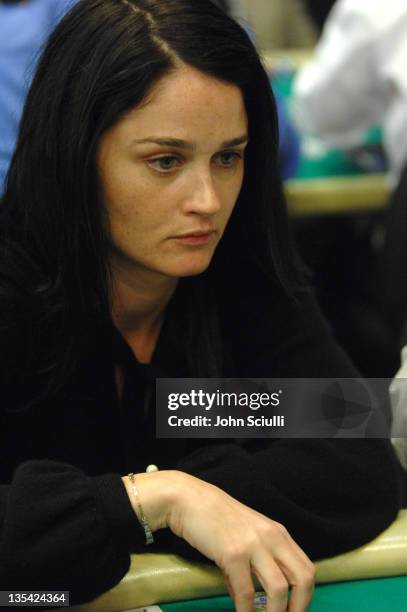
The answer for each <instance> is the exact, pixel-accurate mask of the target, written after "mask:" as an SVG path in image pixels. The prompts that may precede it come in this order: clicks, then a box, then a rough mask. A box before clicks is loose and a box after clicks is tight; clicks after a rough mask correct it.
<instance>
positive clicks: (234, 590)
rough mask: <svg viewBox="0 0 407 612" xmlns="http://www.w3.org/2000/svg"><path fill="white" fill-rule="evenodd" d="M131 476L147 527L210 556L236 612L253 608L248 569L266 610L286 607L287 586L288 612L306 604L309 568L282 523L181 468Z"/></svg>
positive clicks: (312, 570) (310, 578) (310, 585)
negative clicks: (263, 595)
mask: <svg viewBox="0 0 407 612" xmlns="http://www.w3.org/2000/svg"><path fill="white" fill-rule="evenodd" d="M123 480H124V482H125V484H126V481H125V479H123ZM136 481H137V483H138V490H139V494H140V498H141V501H142V505H143V510H144V513H145V514H146V516H147V519H148V521H149V524H150V527H151V529H152V531H155V530H156V529H159V528H161V527H169V528H170V529H171V531H173V533H175V534H176V535H178V536H179V537H181V538H183V539H185V540H186V541H187V542H188V543H189V544H190V545H191V546H193V547H194V548H196V549H197V550H199V551H200V552H201V553H202V554H203V555H205V556H206V557H208V559H211V560H212V561H214V562H215V563H216V565H217V566H218V567H219V568H220V569H221V570H222V571H223V573H224V575H225V577H226V581H227V585H228V590H229V593H230V595H231V597H232V599H233V600H234V603H235V606H236V610H237V612H252V610H253V601H254V592H255V591H254V586H253V581H252V577H251V573H253V574H255V575H256V576H257V578H258V580H259V582H260V583H261V585H262V587H263V589H264V591H265V592H266V593H267V612H285V611H286V610H287V601H288V588H289V586H291V587H292V591H291V598H290V604H289V607H288V610H289V612H305V611H306V610H307V609H308V607H309V605H310V602H311V599H312V595H313V590H314V578H315V567H314V565H313V563H312V562H311V561H310V560H309V559H308V557H307V556H306V554H305V553H304V552H303V551H302V550H301V548H300V547H299V546H298V545H297V544H296V543H295V542H294V540H293V539H292V538H291V536H290V535H289V533H288V532H287V530H286V529H285V527H284V526H283V525H281V524H280V523H277V522H275V521H272V520H271V519H268V518H267V517H266V516H264V515H263V514H260V513H259V512H256V511H255V510H252V509H251V508H249V507H248V506H245V505H244V504H242V503H240V502H238V501H237V500H236V499H234V498H233V497H231V496H230V495H228V494H227V493H225V492H224V491H222V490H221V489H219V488H218V487H216V486H214V485H211V484H209V483H207V482H204V481H203V480H200V479H199V478H195V477H194V476H191V475H189V474H186V473H184V472H179V471H176V470H170V471H167V472H165V471H164V472H157V473H155V474H139V475H137V480H136ZM126 486H127V484H126ZM129 497H130V495H129Z"/></svg>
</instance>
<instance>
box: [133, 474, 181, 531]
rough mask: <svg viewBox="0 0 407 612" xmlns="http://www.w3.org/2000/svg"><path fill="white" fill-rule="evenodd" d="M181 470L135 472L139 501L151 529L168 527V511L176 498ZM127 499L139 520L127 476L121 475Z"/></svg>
mask: <svg viewBox="0 0 407 612" xmlns="http://www.w3.org/2000/svg"><path fill="white" fill-rule="evenodd" d="M182 475H183V473H182V472H179V471H177V470H163V471H160V472H152V473H145V472H141V473H138V474H135V483H136V485H137V491H138V497H139V502H140V504H141V506H142V508H143V512H144V515H145V517H146V519H147V521H148V524H149V526H150V529H151V531H152V532H153V533H154V531H157V530H158V529H162V528H164V527H168V521H169V516H170V513H171V511H172V509H173V507H174V505H175V504H176V501H177V498H178V490H179V483H180V482H181V481H182V479H183V478H182ZM122 481H123V484H124V486H125V488H126V492H127V495H128V497H129V501H130V503H131V506H132V508H133V511H134V513H135V514H136V516H137V518H138V520H139V521H141V516H140V507H139V503H138V500H137V499H136V497H135V495H134V493H133V490H132V483H131V482H130V479H129V477H128V476H123V477H122Z"/></svg>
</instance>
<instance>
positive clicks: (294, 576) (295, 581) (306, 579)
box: [274, 547, 315, 612]
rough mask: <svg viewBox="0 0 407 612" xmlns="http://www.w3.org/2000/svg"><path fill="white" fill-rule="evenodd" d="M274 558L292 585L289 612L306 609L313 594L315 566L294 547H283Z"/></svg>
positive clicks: (300, 611)
mask: <svg viewBox="0 0 407 612" xmlns="http://www.w3.org/2000/svg"><path fill="white" fill-rule="evenodd" d="M274 560H275V562H276V564H277V565H278V567H279V569H280V570H281V572H282V573H283V575H284V576H285V578H286V580H287V582H288V584H289V585H290V586H291V587H292V589H291V597H290V605H289V608H288V609H289V611H290V612H305V611H306V610H308V608H309V606H310V604H311V601H312V598H313V595H314V583H315V566H314V564H313V563H312V562H311V561H310V560H309V559H308V557H306V561H304V558H303V556H302V555H299V554H298V551H297V550H296V548H294V547H284V548H281V549H280V550H278V552H277V553H275V555H274Z"/></svg>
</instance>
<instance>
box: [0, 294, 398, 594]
mask: <svg viewBox="0 0 407 612" xmlns="http://www.w3.org/2000/svg"><path fill="white" fill-rule="evenodd" d="M224 330H225V336H224V341H225V342H227V343H229V350H230V351H229V352H230V354H231V355H232V356H233V367H232V369H231V370H230V371H229V372H228V374H232V375H233V376H241V377H243V376H249V377H273V376H274V377H331V376H334V377H353V376H357V373H356V372H355V370H354V368H353V366H352V365H351V363H350V362H349V361H348V360H347V358H346V357H345V355H344V354H343V352H342V351H341V350H340V349H339V348H338V347H337V346H336V345H335V343H334V342H333V340H332V338H331V336H330V333H329V330H328V328H327V326H326V324H325V323H324V321H323V320H322V318H321V316H320V315H319V312H318V310H317V308H316V306H315V304H314V302H313V301H312V300H311V299H307V300H306V303H305V304H303V305H302V306H301V307H300V306H299V305H298V304H295V303H292V302H290V301H289V300H288V299H287V298H284V297H283V296H281V297H280V298H278V299H277V298H276V297H273V299H270V300H268V299H265V298H264V296H263V297H262V299H258V298H255V297H254V296H248V298H247V299H246V300H245V301H243V302H242V301H240V302H239V303H234V304H233V306H232V307H231V308H230V309H229V311H228V316H227V320H226V321H225V322H224ZM1 350H2V352H3V355H2V356H3V360H2V362H3V364H5V365H6V363H7V350H11V349H10V347H5V346H2V348H1ZM5 365H3V367H5ZM115 365H120V366H121V367H122V368H123V369H124V372H125V386H124V395H123V398H122V401H119V399H118V394H117V390H116V384H115V372H114V370H115ZM188 374H189V372H188V371H187V369H186V366H185V362H184V356H183V355H181V354H180V349H179V345H178V342H177V337H176V334H174V333H172V332H171V320H170V318H169V317H167V319H166V323H165V325H164V327H163V329H162V331H161V334H160V338H159V341H158V344H157V347H156V350H155V353H154V356H153V359H152V362H151V364H150V365H149V366H144V365H141V364H139V363H138V362H137V361H136V359H135V358H134V356H133V353H132V351H131V350H130V348H129V347H128V346H127V344H126V343H125V341H124V340H123V338H122V337H121V336H120V334H119V333H118V332H117V330H115V328H114V327H113V326H107V327H105V328H104V329H99V330H98V333H97V334H95V335H94V339H93V341H92V343H90V344H89V346H88V351H87V352H86V354H84V356H83V360H82V361H81V363H80V367H78V370H77V372H76V374H75V376H74V378H73V380H72V382H71V384H70V385H69V386H68V387H67V388H66V389H64V390H63V391H62V392H61V393H60V394H59V396H58V397H56V398H55V399H54V401H48V402H44V403H43V404H42V405H41V406H37V407H33V408H32V409H31V410H29V411H28V412H27V411H26V412H15V411H13V408H14V406H15V404H16V402H17V400H16V397H17V396H19V392H21V389H18V388H16V387H17V386H16V384H15V383H13V385H7V378H6V377H4V380H5V382H4V383H3V386H4V385H5V389H3V401H2V404H1V410H0V449H1V451H0V452H1V465H0V477H1V480H0V482H1V483H2V484H1V485H0V588H1V589H3V590H4V589H17V588H18V589H61V590H62V589H63V590H70V591H71V602H72V603H80V602H84V601H87V600H90V599H92V598H94V597H96V596H97V595H98V594H100V593H102V592H104V591H106V590H108V589H109V588H111V587H112V586H114V585H115V584H116V583H117V582H119V581H120V579H121V578H122V577H123V576H124V574H125V573H126V572H127V570H128V568H129V561H130V557H129V555H130V553H131V552H141V551H144V550H147V547H146V546H145V543H144V542H145V536H144V532H143V530H142V528H141V527H140V525H139V523H138V521H137V519H136V517H135V515H134V513H133V510H132V508H131V506H130V503H129V500H128V497H127V494H126V492H125V489H124V487H123V485H122V481H121V478H120V476H121V475H124V474H126V473H127V472H129V471H133V472H138V471H144V470H145V468H146V466H147V465H148V464H150V463H155V464H157V465H158V466H159V467H160V468H161V469H179V470H183V471H185V472H188V473H191V474H194V475H195V476H198V477H199V478H201V479H203V480H205V481H208V482H211V483H213V484H215V485H217V486H219V487H220V488H222V489H224V490H225V491H226V492H227V493H229V494H230V495H232V496H233V497H235V498H236V499H238V500H240V501H241V502H243V503H245V504H247V505H248V506H250V507H253V508H254V509H256V510H258V511H259V512H261V513H263V514H265V515H267V516H269V517H271V518H272V519H275V520H277V521H279V522H281V523H283V524H284V525H285V526H286V527H287V529H288V530H289V532H290V533H291V535H292V537H293V538H294V539H295V540H296V541H297V542H298V544H299V545H300V546H301V547H302V548H303V549H304V550H305V552H306V553H307V554H308V555H309V556H310V557H311V558H312V559H318V558H322V557H327V556H331V555H335V554H338V553H341V552H343V551H346V550H349V549H352V548H355V547H357V546H360V545H362V544H363V543H365V542H367V541H369V540H371V539H372V538H373V537H375V536H376V535H377V534H378V533H379V532H380V531H382V530H383V529H384V528H385V527H386V526H387V525H389V524H390V523H391V522H392V521H393V520H394V519H395V517H396V515H397V512H398V510H399V506H400V498H401V485H400V484H399V480H398V468H397V463H396V461H395V457H394V454H393V452H392V449H391V447H390V444H389V443H388V442H387V441H384V440H378V439H374V440H331V439H330V440H310V439H308V440H293V439H291V440H288V439H287V440H281V439H280V440H274V441H269V440H258V439H257V440H252V441H251V442H249V443H247V444H246V445H243V446H242V445H241V444H238V443H236V444H235V443H233V442H231V441H230V440H228V441H226V440H223V441H222V440H203V439H200V440H197V439H192V440H164V439H162V440H157V439H156V438H155V429H154V420H155V419H154V415H153V410H149V409H147V410H146V408H148V402H147V401H146V397H149V396H151V391H152V389H153V388H154V381H155V378H156V376H167V377H171V376H181V377H186V376H188ZM29 393H30V389H24V395H26V396H27V394H28V396H29ZM161 549H169V550H171V551H174V552H178V553H180V554H183V555H185V556H188V557H190V558H197V559H199V558H200V559H201V560H203V557H201V556H200V555H199V553H197V551H195V550H193V549H192V548H191V547H190V546H189V545H187V544H186V543H185V542H184V541H182V540H181V539H179V538H177V537H176V536H174V535H173V534H172V533H171V532H170V531H169V530H167V529H165V530H161V531H159V532H156V534H155V543H154V545H153V546H149V547H148V550H149V551H154V550H161Z"/></svg>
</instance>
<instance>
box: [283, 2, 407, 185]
mask: <svg viewBox="0 0 407 612" xmlns="http://www.w3.org/2000/svg"><path fill="white" fill-rule="evenodd" d="M293 105H294V115H295V118H296V121H297V122H298V123H299V126H300V128H301V130H302V131H305V132H309V133H311V134H314V135H318V136H321V137H322V138H323V139H324V140H326V142H327V144H328V145H330V146H335V147H340V148H348V147H352V146H355V145H358V144H361V142H362V141H363V134H364V133H365V131H366V129H367V128H369V127H370V126H371V125H372V124H375V123H379V124H381V125H382V128H383V138H384V147H385V150H386V153H387V156H388V159H389V165H390V171H391V175H392V179H393V181H394V182H396V181H397V179H398V177H399V175H400V172H401V170H402V168H403V166H404V164H405V163H406V162H407V0H337V2H336V4H335V5H334V7H333V9H332V11H331V13H330V15H329V17H328V20H327V22H326V25H325V28H324V31H323V34H322V37H321V40H320V42H319V43H318V45H317V48H316V53H315V57H314V59H313V61H312V62H310V63H309V64H307V65H306V66H305V67H304V68H303V69H302V70H301V71H300V72H299V74H298V75H297V78H296V80H295V83H294V96H293Z"/></svg>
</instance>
